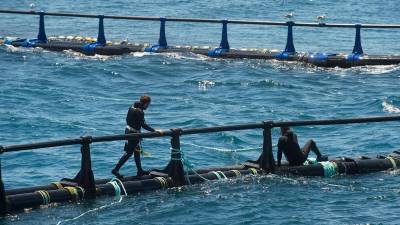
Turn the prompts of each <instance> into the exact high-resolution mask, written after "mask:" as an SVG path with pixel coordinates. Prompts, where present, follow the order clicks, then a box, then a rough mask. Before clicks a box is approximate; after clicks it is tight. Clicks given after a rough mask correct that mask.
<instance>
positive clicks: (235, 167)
mask: <svg viewBox="0 0 400 225" xmlns="http://www.w3.org/2000/svg"><path fill="white" fill-rule="evenodd" d="M243 168H245V166H244V165H233V166H224V167H213V168H206V169H198V170H196V173H198V174H204V173H208V172H210V171H226V170H243ZM188 174H189V175H193V174H195V173H194V172H193V171H189V172H188ZM151 178H152V176H151V175H144V176H141V177H137V176H127V177H124V178H123V179H122V180H121V181H122V182H127V181H139V180H148V179H151ZM110 181H111V179H98V180H95V183H96V185H100V184H105V183H108V182H110ZM56 183H57V182H53V183H51V184H48V185H42V186H34V187H28V188H16V189H8V190H6V195H16V194H23V193H30V192H35V191H38V190H45V191H48V190H57V189H60V185H61V186H63V184H65V183H64V182H61V183H60V185H58V184H56Z"/></svg>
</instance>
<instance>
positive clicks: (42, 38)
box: [37, 12, 47, 43]
mask: <svg viewBox="0 0 400 225" xmlns="http://www.w3.org/2000/svg"><path fill="white" fill-rule="evenodd" d="M37 40H38V42H40V43H46V42H47V36H46V31H45V28H44V12H39V33H38V36H37Z"/></svg>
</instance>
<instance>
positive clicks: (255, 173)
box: [249, 168, 257, 175]
mask: <svg viewBox="0 0 400 225" xmlns="http://www.w3.org/2000/svg"><path fill="white" fill-rule="evenodd" d="M249 171H250V172H251V173H252V174H254V175H257V170H256V169H254V168H249Z"/></svg>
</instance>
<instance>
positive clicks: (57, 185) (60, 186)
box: [51, 182, 63, 189]
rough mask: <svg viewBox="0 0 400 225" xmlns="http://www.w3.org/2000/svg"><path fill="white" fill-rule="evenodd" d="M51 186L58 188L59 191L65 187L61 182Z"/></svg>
mask: <svg viewBox="0 0 400 225" xmlns="http://www.w3.org/2000/svg"><path fill="white" fill-rule="evenodd" d="M51 184H53V185H54V186H56V188H57V189H63V186H62V184H61V183H60V182H52V183H51Z"/></svg>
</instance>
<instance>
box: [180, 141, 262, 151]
mask: <svg viewBox="0 0 400 225" xmlns="http://www.w3.org/2000/svg"><path fill="white" fill-rule="evenodd" d="M181 144H186V145H191V146H194V147H198V148H204V149H210V150H214V151H217V152H224V153H230V152H232V153H235V152H251V151H257V150H258V151H259V150H261V149H262V146H260V147H254V148H238V149H227V148H214V147H208V146H201V145H196V144H193V143H186V142H181Z"/></svg>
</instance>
